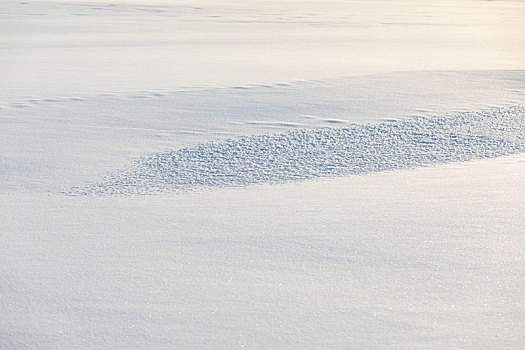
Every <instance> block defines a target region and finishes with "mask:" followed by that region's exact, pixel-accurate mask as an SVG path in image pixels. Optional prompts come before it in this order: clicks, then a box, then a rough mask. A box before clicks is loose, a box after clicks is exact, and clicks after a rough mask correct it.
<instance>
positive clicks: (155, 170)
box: [68, 106, 525, 195]
mask: <svg viewBox="0 0 525 350" xmlns="http://www.w3.org/2000/svg"><path fill="white" fill-rule="evenodd" d="M524 115H525V108H524V107H523V106H514V107H507V108H497V109H491V110H487V111H483V112H476V113H461V114H456V115H451V116H444V117H436V118H415V119H411V120H406V121H389V122H384V123H381V124H376V125H351V126H350V127H346V128H328V129H317V130H308V129H301V130H294V131H289V132H285V133H280V134H273V135H257V136H248V137H242V138H238V139H229V140H225V141H221V142H212V143H205V144H200V145H197V146H194V147H188V148H182V149H178V150H172V151H167V152H161V153H156V154H153V155H151V156H148V157H145V158H143V159H140V160H138V161H137V162H136V163H135V164H134V165H133V166H131V167H130V168H129V169H127V170H125V171H123V172H121V173H118V174H115V175H113V176H111V177H109V178H108V179H107V180H106V181H103V182H101V183H98V184H94V185H90V186H87V187H84V188H73V189H72V190H71V191H70V192H68V194H73V195H85V194H95V195H107V194H135V193H136V194H148V193H155V192H159V191H163V190H183V189H191V188H195V187H203V186H204V187H231V186H246V185H250V184H262V183H280V182H287V181H294V180H305V179H312V178H319V177H328V176H341V175H349V174H366V173H371V172H377V171H385V170H396V169H407V168H412V167H418V166H426V165H432V164H438V163H446V162H460V161H468V160H473V159H482V158H493V157H498V156H503V155H510V154H516V153H520V152H523V151H524V150H525V119H524Z"/></svg>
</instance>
